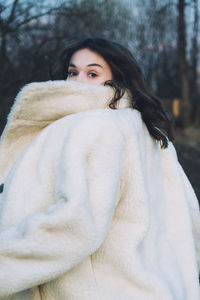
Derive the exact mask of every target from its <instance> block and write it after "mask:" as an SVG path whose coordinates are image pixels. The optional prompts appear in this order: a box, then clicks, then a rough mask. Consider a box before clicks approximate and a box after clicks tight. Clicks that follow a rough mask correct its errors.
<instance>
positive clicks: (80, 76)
mask: <svg viewBox="0 0 200 300" xmlns="http://www.w3.org/2000/svg"><path fill="white" fill-rule="evenodd" d="M76 81H78V82H83V83H87V82H88V78H87V76H86V75H85V74H83V73H79V74H78V75H77V76H76Z"/></svg>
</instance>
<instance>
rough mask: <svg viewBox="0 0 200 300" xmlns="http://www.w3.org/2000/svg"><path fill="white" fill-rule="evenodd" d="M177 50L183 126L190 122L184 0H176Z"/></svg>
mask: <svg viewBox="0 0 200 300" xmlns="http://www.w3.org/2000/svg"><path fill="white" fill-rule="evenodd" d="M177 9H178V51H179V66H180V77H181V96H182V116H183V125H184V127H187V126H189V124H190V112H191V105H190V94H189V93H190V89H189V88H190V84H189V65H188V61H187V39H186V21H185V10H186V2H185V0H178V4H177Z"/></svg>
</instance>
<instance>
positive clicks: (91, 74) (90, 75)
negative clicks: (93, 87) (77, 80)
mask: <svg viewBox="0 0 200 300" xmlns="http://www.w3.org/2000/svg"><path fill="white" fill-rule="evenodd" d="M88 76H89V77H96V76H97V74H96V73H94V72H90V73H89V74H88Z"/></svg>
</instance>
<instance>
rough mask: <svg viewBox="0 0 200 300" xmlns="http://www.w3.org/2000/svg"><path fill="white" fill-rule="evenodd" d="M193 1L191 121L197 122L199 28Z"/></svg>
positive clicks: (196, 7) (196, 4)
mask: <svg viewBox="0 0 200 300" xmlns="http://www.w3.org/2000/svg"><path fill="white" fill-rule="evenodd" d="M193 3H194V25H193V37H192V51H191V83H190V86H191V100H192V107H191V121H192V122H193V123H196V122H197V118H198V114H197V112H198V108H199V109H200V107H199V106H200V103H199V101H198V100H199V99H198V98H199V97H198V86H197V66H198V30H199V28H198V27H199V14H198V1H197V0H193Z"/></svg>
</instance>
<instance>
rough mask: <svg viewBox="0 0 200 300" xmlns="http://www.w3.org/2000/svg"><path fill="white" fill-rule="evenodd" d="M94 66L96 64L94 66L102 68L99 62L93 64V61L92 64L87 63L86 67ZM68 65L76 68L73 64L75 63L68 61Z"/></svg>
mask: <svg viewBox="0 0 200 300" xmlns="http://www.w3.org/2000/svg"><path fill="white" fill-rule="evenodd" d="M94 66H96V67H100V68H102V69H103V67H102V66H101V65H99V64H95V63H93V64H89V65H87V67H94ZM69 67H73V68H76V65H75V64H73V63H69Z"/></svg>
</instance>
